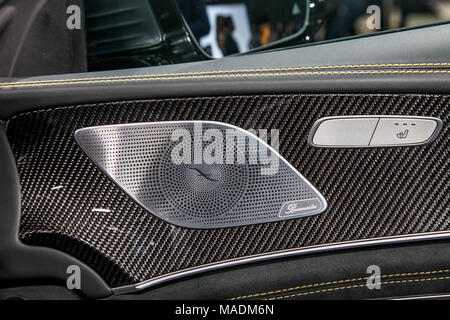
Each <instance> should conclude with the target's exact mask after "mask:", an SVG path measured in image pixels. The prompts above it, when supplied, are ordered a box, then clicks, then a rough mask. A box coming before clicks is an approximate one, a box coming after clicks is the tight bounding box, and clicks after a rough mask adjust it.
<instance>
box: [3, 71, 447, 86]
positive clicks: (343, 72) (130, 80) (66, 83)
mask: <svg viewBox="0 0 450 320" xmlns="http://www.w3.org/2000/svg"><path fill="white" fill-rule="evenodd" d="M362 74H450V70H417V69H411V70H374V71H318V72H317V71H316V72H288V73H248V74H232V75H201V76H176V74H174V75H175V76H171V77H165V76H164V77H162V76H156V75H152V77H143V78H137V77H134V78H128V79H125V78H123V77H122V78H120V79H110V80H101V81H96V80H90V81H84V80H79V81H72V80H70V81H68V82H55V81H52V82H45V83H21V82H12V83H6V84H1V85H0V88H23V87H45V86H63V85H73V84H106V83H117V82H123V83H125V82H138V81H139V82H140V81H158V80H186V79H192V80H194V79H214V78H216V79H217V78H219V79H220V78H222V79H227V78H246V77H249V78H255V77H277V76H279V77H286V76H301V75H306V76H307V75H311V76H314V75H362Z"/></svg>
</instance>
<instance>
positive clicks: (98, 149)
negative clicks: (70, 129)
mask: <svg viewBox="0 0 450 320" xmlns="http://www.w3.org/2000/svg"><path fill="white" fill-rule="evenodd" d="M213 133H214V136H215V138H211V139H210V137H209V135H212V134H213ZM173 134H175V136H173ZM177 134H182V135H180V137H178V136H177ZM173 137H174V139H173ZM75 138H76V140H77V142H78V143H79V145H80V147H81V148H82V149H83V150H84V151H85V152H86V154H87V155H88V156H89V157H90V158H91V160H92V161H94V163H95V164H97V166H98V167H99V168H100V169H102V170H103V172H105V173H106V174H107V175H108V176H109V177H110V178H111V179H112V180H113V181H114V182H115V183H116V184H117V185H118V186H119V187H120V188H121V189H122V190H124V191H125V193H127V194H128V195H129V196H131V198H133V199H134V200H136V202H137V203H139V204H140V205H141V206H142V207H143V208H144V209H147V210H148V211H149V212H150V213H153V214H154V215H156V216H157V217H159V218H161V219H163V220H165V221H167V222H170V223H174V224H176V225H179V226H182V227H190V228H225V227H233V226H234V227H235V226H241V225H248V224H256V223H264V222H272V221H277V220H285V219H294V218H300V217H305V216H308V215H312V214H318V213H320V212H322V211H324V210H325V208H326V202H325V200H324V199H323V197H322V196H321V195H320V194H319V193H318V192H317V191H316V190H315V189H314V188H313V187H312V186H311V185H310V184H309V182H307V181H306V180H305V179H304V178H303V177H302V176H301V175H300V174H299V173H298V172H297V171H296V170H295V169H294V168H292V167H291V166H289V164H288V163H286V160H284V159H282V158H281V157H280V156H279V155H278V154H277V153H276V151H274V150H273V149H272V148H270V147H269V146H268V145H267V144H265V143H264V142H263V141H262V140H260V139H259V138H257V137H256V136H254V135H252V134H250V133H249V132H248V131H245V130H242V129H240V128H236V127H233V126H230V125H227V124H224V123H219V122H210V121H174V122H155V123H136V124H121V125H113V126H99V127H91V128H83V129H80V130H78V131H77V132H76V133H75ZM180 138H181V139H180ZM210 140H215V143H214V144H213V143H212V141H210ZM208 150H209V151H208ZM213 151H214V152H213ZM211 153H214V154H215V156H216V157H215V158H212V157H211V156H210V154H211ZM180 154H183V158H182V159H179V158H177V156H179V155H180ZM261 154H262V155H263V156H260V155H261ZM268 160H270V161H268ZM181 161H183V162H181ZM212 161H214V162H215V163H216V164H212V165H211V164H208V163H210V162H212ZM195 163H197V164H195ZM270 169H271V170H270ZM307 200H308V201H307ZM311 201H314V203H313V204H312V203H311ZM288 202H292V203H293V205H294V206H296V205H298V206H299V208H298V210H297V212H298V214H291V215H280V210H281V208H282V207H283V206H284V205H285V204H286V203H288ZM300 205H301V206H300Z"/></svg>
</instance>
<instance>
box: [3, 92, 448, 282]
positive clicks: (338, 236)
mask: <svg viewBox="0 0 450 320" xmlns="http://www.w3.org/2000/svg"><path fill="white" fill-rule="evenodd" d="M449 101H450V98H449V96H448V95H445V96H431V95H278V96H238V97H208V98H189V99H166V100H148V101H132V102H116V103H104V104H93V105H84V106H72V107H61V108H55V109H49V110H43V111H36V112H30V113H26V114H22V115H18V116H16V117H14V118H11V119H10V120H9V121H8V123H7V133H8V138H9V140H10V143H11V145H12V149H13V152H14V155H15V157H16V159H17V164H18V170H19V176H20V180H21V188H22V194H23V199H22V219H21V230H20V239H21V240H22V241H24V242H26V243H29V244H34V245H47V246H52V247H58V249H60V250H63V251H65V252H68V253H70V254H72V255H74V256H76V257H78V258H79V259H81V260H83V261H85V262H86V263H87V264H89V265H91V266H92V267H94V268H96V270H97V271H98V272H99V273H100V274H101V275H102V276H103V277H104V278H105V280H106V281H107V282H108V283H109V284H110V285H111V286H121V285H128V284H131V283H136V282H140V281H144V280H148V279H152V278H155V277H158V276H161V275H164V274H168V273H171V272H176V271H180V270H184V269H187V268H190V267H195V266H199V265H204V264H208V263H213V262H218V261H223V260H227V259H234V258H239V257H243V256H250V255H255V254H261V253H267V252H272V251H278V250H285V249H291V248H298V247H304V246H312V245H320V244H326V243H335V242H341V241H350V240H359V239H368V238H378V237H387V236H395V235H402V234H413V233H423V232H433V231H444V230H448V229H449V228H450V220H449V218H450V214H449V210H448V207H449V193H448V184H449V181H450V179H449V160H448V159H449V151H448V149H449V143H448V142H449V140H448V126H447V121H448V116H449ZM377 114H386V115H389V114H396V115H408V116H434V117H437V118H440V119H442V120H443V122H444V127H443V129H442V132H441V134H440V136H439V137H438V138H437V139H436V141H435V142H434V143H432V144H430V145H426V146H421V147H405V148H379V149H364V150H363V149H353V150H350V149H318V148H313V147H311V146H309V145H308V144H307V136H308V132H309V130H310V129H311V127H312V125H313V123H314V122H315V121H316V120H317V119H319V118H322V117H326V116H337V115H377ZM174 120H212V121H221V122H225V123H229V124H232V125H235V126H238V127H241V128H244V129H247V128H255V129H258V128H265V129H269V130H270V129H279V130H280V154H281V155H282V156H283V157H284V158H285V159H286V160H287V161H289V162H290V163H291V164H292V165H293V166H294V167H295V168H296V169H297V170H298V171H299V172H300V173H302V175H304V176H305V178H306V179H307V180H308V181H310V182H311V183H312V184H313V185H314V186H315V187H316V188H317V189H318V190H319V191H320V192H321V193H322V194H323V195H324V197H325V198H326V199H327V201H328V204H329V209H328V210H327V211H326V212H324V213H322V214H321V215H319V216H312V217H306V218H304V219H299V220H289V221H282V222H275V223H266V224H260V225H252V226H244V227H234V228H226V229H211V230H192V229H185V228H181V227H176V226H173V225H170V224H167V223H165V222H163V221H161V220H159V219H157V218H155V217H153V216H152V215H150V214H148V213H147V212H145V211H144V210H143V209H141V208H140V207H139V206H138V205H137V204H135V203H134V202H133V201H132V200H131V199H129V198H128V197H127V196H126V195H125V194H124V193H122V192H121V191H120V190H119V189H118V188H117V187H116V186H115V185H114V184H113V183H112V182H111V181H110V180H109V179H108V178H106V177H105V176H104V175H103V174H102V173H101V172H100V170H99V169H98V168H97V167H96V166H95V165H94V164H92V163H91V162H90V160H89V159H88V158H87V157H86V156H85V155H84V154H83V153H82V152H81V150H80V149H79V148H78V146H77V145H76V142H75V140H74V139H73V133H74V132H75V130H76V129H79V128H82V127H87V126H98V125H109V124H119V123H132V122H151V121H174ZM49 234H54V235H55V237H56V236H58V237H61V235H62V236H64V237H65V239H66V240H65V241H64V242H63V243H61V242H59V241H49V239H48V237H49ZM67 238H71V239H73V241H67ZM80 241H81V242H82V243H85V244H87V245H88V246H89V247H90V248H95V250H87V251H83V250H79V249H77V248H75V249H74V247H77V246H76V245H74V244H75V243H79V242H80ZM78 247H79V246H78ZM99 259H100V260H102V262H101V263H99ZM99 265H101V267H98V266H99Z"/></svg>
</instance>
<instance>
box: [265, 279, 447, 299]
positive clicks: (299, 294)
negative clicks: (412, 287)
mask: <svg viewBox="0 0 450 320" xmlns="http://www.w3.org/2000/svg"><path fill="white" fill-rule="evenodd" d="M446 279H450V276H449V277H434V278H424V279H410V280H395V281H387V282H386V281H384V282H383V285H386V284H402V283H414V282H424V281H435V280H446ZM366 285H367V284H365V283H364V284H358V285H352V286H344V287H337V288H328V289H321V290H315V291H308V292H300V293H294V294H291V295H286V296H281V297H275V298H269V299H263V300H280V299H286V298H291V297H295V296H304V295H309V294H315V293H321V292H329V291H337V290H345V289H352V288H360V287H365V286H366Z"/></svg>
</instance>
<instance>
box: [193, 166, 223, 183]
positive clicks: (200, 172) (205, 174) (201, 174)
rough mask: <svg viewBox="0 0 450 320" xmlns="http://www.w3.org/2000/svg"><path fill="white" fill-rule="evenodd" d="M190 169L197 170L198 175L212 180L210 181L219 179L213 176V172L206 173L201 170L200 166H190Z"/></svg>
mask: <svg viewBox="0 0 450 320" xmlns="http://www.w3.org/2000/svg"><path fill="white" fill-rule="evenodd" d="M189 169H191V170H194V171H197V173H198V176H202V177H204V178H205V179H208V180H210V181H217V179H213V178H211V176H212V174H210V173H204V172H203V171H201V170H200V169H198V168H189Z"/></svg>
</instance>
